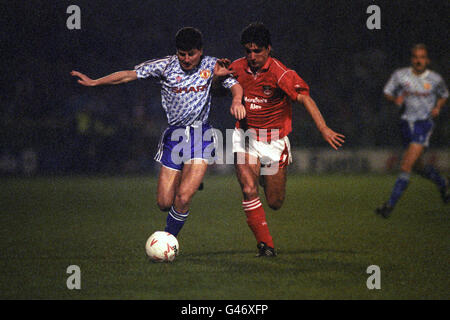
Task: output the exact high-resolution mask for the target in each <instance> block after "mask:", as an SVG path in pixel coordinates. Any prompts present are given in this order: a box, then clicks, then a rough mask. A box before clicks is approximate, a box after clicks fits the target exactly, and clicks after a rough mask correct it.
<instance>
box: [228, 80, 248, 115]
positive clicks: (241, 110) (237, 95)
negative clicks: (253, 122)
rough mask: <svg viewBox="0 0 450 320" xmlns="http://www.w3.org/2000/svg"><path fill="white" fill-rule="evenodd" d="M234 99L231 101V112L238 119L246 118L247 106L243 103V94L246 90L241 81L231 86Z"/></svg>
mask: <svg viewBox="0 0 450 320" xmlns="http://www.w3.org/2000/svg"><path fill="white" fill-rule="evenodd" d="M230 90H231V95H232V96H233V101H232V102H231V108H230V113H231V114H232V115H233V116H234V117H235V118H236V119H237V120H242V119H244V118H245V115H246V112H245V107H244V105H243V104H242V95H243V94H244V90H243V89H242V87H241V85H240V84H239V83H236V84H235V85H234V86H232V87H231V88H230Z"/></svg>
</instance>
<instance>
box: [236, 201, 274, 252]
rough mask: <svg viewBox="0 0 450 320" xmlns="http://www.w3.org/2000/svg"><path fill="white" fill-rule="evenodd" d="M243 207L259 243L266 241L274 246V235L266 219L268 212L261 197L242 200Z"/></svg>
mask: <svg viewBox="0 0 450 320" xmlns="http://www.w3.org/2000/svg"><path fill="white" fill-rule="evenodd" d="M242 208H243V209H244V211H245V214H246V215H247V224H248V226H249V227H250V229H251V230H252V232H253V234H254V235H255V238H256V241H257V242H258V243H260V242H264V243H265V244H267V245H268V246H269V247H272V248H273V240H272V236H271V235H270V232H269V226H268V225H267V221H266V213H265V212H264V208H263V206H262V204H261V201H260V200H259V198H255V199H253V200H249V201H242Z"/></svg>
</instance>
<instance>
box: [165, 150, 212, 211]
mask: <svg viewBox="0 0 450 320" xmlns="http://www.w3.org/2000/svg"><path fill="white" fill-rule="evenodd" d="M207 168H208V162H207V161H205V160H198V159H195V160H191V162H189V163H185V164H184V167H183V170H182V172H181V182H180V185H179V187H178V190H177V192H176V195H175V200H174V203H173V206H174V208H175V210H177V211H178V212H187V211H188V210H189V205H190V203H191V200H192V197H193V196H194V194H195V193H196V192H197V190H198V188H199V186H200V184H201V183H202V181H203V177H204V176H205V173H206V169H207Z"/></svg>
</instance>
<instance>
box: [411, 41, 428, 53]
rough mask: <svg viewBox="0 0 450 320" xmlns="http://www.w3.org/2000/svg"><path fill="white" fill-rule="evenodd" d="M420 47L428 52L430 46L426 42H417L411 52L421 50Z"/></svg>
mask: <svg viewBox="0 0 450 320" xmlns="http://www.w3.org/2000/svg"><path fill="white" fill-rule="evenodd" d="M419 49H423V50H425V51H426V52H427V53H428V48H427V46H426V45H425V44H423V43H416V44H415V45H413V46H412V48H411V54H412V53H413V52H414V51H416V50H419Z"/></svg>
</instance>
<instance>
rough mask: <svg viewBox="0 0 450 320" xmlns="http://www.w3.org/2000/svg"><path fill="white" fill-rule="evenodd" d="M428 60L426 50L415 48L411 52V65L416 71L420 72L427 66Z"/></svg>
mask: <svg viewBox="0 0 450 320" xmlns="http://www.w3.org/2000/svg"><path fill="white" fill-rule="evenodd" d="M429 63H430V60H429V59H428V54H427V50H425V49H416V50H414V51H413V52H412V54H411V65H412V67H413V69H414V71H415V72H416V73H419V74H420V73H422V72H424V71H425V69H426V68H427V66H428V64H429Z"/></svg>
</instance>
